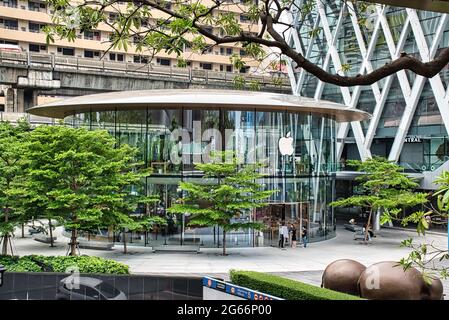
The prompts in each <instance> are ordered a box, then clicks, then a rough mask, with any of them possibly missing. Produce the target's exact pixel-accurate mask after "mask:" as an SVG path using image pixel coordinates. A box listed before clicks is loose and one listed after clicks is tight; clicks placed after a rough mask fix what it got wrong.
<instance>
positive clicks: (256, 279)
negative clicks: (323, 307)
mask: <svg viewBox="0 0 449 320" xmlns="http://www.w3.org/2000/svg"><path fill="white" fill-rule="evenodd" d="M230 273H231V281H232V283H234V284H236V285H239V286H242V287H247V288H249V289H253V290H257V291H260V292H263V293H267V294H270V295H273V296H276V297H279V298H283V299H287V300H360V299H361V298H359V297H356V296H352V295H349V294H346V293H341V292H337V291H333V290H329V289H325V288H320V287H316V286H312V285H309V284H306V283H302V282H299V281H295V280H291V279H287V278H283V277H279V276H276V275H272V274H267V273H261V272H255V271H237V270H231V272H230Z"/></svg>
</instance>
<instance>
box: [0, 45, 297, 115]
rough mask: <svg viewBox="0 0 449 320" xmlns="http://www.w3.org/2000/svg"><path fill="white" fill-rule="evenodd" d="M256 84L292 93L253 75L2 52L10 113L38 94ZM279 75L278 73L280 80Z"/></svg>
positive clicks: (0, 72)
mask: <svg viewBox="0 0 449 320" xmlns="http://www.w3.org/2000/svg"><path fill="white" fill-rule="evenodd" d="M236 75H242V76H244V78H245V81H246V83H250V82H252V81H257V82H258V83H259V84H260V89H261V90H263V91H271V92H279V93H291V87H290V82H289V80H288V77H287V76H286V75H280V77H281V78H282V79H283V81H282V84H279V83H276V80H273V79H274V78H273V77H271V76H254V75H248V74H235V73H228V72H214V71H208V70H192V69H190V68H174V67H160V66H151V65H149V64H138V63H125V62H110V61H104V60H92V59H88V58H76V57H62V56H55V55H52V54H34V53H30V52H22V53H12V52H0V85H1V88H0V95H1V96H4V101H5V110H4V111H5V112H25V111H26V110H27V109H28V108H30V107H32V106H34V105H36V104H37V97H38V96H39V95H49V96H79V95H85V94H91V93H98V92H107V91H121V90H144V89H147V90H148V89H188V88H208V89H235V85H234V77H235V76H236ZM277 77H279V76H278V75H277V76H276V78H277Z"/></svg>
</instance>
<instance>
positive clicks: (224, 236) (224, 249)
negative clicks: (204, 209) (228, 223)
mask: <svg viewBox="0 0 449 320" xmlns="http://www.w3.org/2000/svg"><path fill="white" fill-rule="evenodd" d="M223 255H224V256H225V255H226V230H225V229H224V228H223Z"/></svg>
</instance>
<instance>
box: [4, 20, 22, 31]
mask: <svg viewBox="0 0 449 320" xmlns="http://www.w3.org/2000/svg"><path fill="white" fill-rule="evenodd" d="M0 27H2V28H5V29H12V30H17V29H18V28H19V22H18V21H17V20H10V19H0Z"/></svg>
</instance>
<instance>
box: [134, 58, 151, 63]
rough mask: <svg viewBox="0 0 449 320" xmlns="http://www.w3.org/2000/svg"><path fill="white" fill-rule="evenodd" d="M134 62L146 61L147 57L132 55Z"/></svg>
mask: <svg viewBox="0 0 449 320" xmlns="http://www.w3.org/2000/svg"><path fill="white" fill-rule="evenodd" d="M134 63H148V57H146V56H134Z"/></svg>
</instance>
